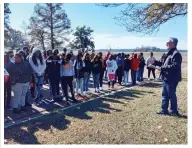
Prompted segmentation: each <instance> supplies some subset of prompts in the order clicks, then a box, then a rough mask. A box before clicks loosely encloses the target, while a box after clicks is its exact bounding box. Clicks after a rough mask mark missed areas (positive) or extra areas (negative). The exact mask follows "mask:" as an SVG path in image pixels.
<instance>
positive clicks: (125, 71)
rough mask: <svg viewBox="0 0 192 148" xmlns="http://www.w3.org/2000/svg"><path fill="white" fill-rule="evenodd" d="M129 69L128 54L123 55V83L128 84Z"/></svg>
mask: <svg viewBox="0 0 192 148" xmlns="http://www.w3.org/2000/svg"><path fill="white" fill-rule="evenodd" d="M130 69H131V60H130V59H129V54H128V55H125V59H124V77H123V78H124V80H123V81H124V84H125V85H128V81H129V70H130Z"/></svg>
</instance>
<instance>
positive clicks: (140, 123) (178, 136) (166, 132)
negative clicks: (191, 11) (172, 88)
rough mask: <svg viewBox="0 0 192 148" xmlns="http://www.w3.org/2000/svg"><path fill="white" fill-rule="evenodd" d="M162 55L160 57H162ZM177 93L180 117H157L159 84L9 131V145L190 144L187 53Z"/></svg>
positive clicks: (160, 85)
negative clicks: (188, 140)
mask: <svg viewBox="0 0 192 148" xmlns="http://www.w3.org/2000/svg"><path fill="white" fill-rule="evenodd" d="M159 56H160V54H159ZM182 71H183V81H182V82H181V83H179V86H178V89H177V96H178V105H179V112H180V113H181V114H182V116H181V117H171V116H160V115H157V114H156V112H158V111H159V110H160V109H161V90H162V88H161V87H162V83H161V82H153V83H149V84H146V85H145V86H136V87H134V88H132V89H131V90H128V91H122V92H117V93H115V94H114V95H108V96H106V97H103V98H102V99H99V100H96V101H95V102H94V103H93V104H92V105H90V104H89V105H87V106H84V107H83V108H81V109H80V110H78V109H76V110H74V111H69V112H65V113H62V112H58V111H56V112H55V113H54V114H52V115H48V116H44V117H42V118H40V119H38V120H34V121H31V122H28V123H25V124H21V125H19V126H15V127H11V128H8V129H5V132H4V134H5V137H4V138H5V141H4V142H5V143H6V144H17V143H19V144H187V133H188V132H187V54H183V65H182Z"/></svg>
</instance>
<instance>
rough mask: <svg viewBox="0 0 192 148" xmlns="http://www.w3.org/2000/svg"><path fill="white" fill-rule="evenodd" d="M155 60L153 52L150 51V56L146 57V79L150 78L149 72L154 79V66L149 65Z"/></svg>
mask: <svg viewBox="0 0 192 148" xmlns="http://www.w3.org/2000/svg"><path fill="white" fill-rule="evenodd" d="M153 61H155V58H154V57H153V52H151V53H150V56H149V57H148V59H147V60H146V65H147V69H148V80H150V75H151V72H152V73H153V77H154V79H156V76H155V68H152V67H150V65H151V63H152V62H153Z"/></svg>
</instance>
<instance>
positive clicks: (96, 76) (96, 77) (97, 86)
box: [93, 73, 100, 89]
mask: <svg viewBox="0 0 192 148" xmlns="http://www.w3.org/2000/svg"><path fill="white" fill-rule="evenodd" d="M99 77H100V73H98V74H93V83H94V88H97V89H99Z"/></svg>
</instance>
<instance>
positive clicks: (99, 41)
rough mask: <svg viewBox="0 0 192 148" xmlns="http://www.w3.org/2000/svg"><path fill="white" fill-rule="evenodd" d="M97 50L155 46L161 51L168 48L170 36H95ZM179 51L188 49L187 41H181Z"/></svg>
mask: <svg viewBox="0 0 192 148" xmlns="http://www.w3.org/2000/svg"><path fill="white" fill-rule="evenodd" d="M93 37H94V41H95V47H96V49H106V48H109V47H111V48H113V49H118V48H119V49H133V48H136V47H141V46H142V45H143V46H155V47H158V48H161V49H165V48H166V41H167V40H168V38H169V37H168V36H166V37H164V38H160V37H145V36H144V37H137V36H119V35H115V34H94V35H93ZM178 49H187V41H185V40H179V43H178Z"/></svg>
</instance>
